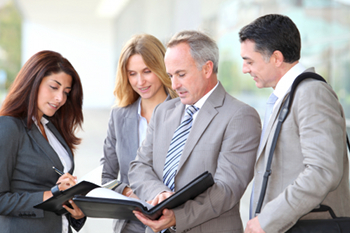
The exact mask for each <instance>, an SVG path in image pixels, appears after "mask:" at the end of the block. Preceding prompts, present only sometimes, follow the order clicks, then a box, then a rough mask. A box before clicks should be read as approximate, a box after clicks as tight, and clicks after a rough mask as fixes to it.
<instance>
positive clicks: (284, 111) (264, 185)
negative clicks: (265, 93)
mask: <svg viewBox="0 0 350 233" xmlns="http://www.w3.org/2000/svg"><path fill="white" fill-rule="evenodd" d="M307 78H313V79H316V80H319V81H322V82H325V83H327V82H326V80H324V78H322V77H321V76H320V75H318V74H316V73H313V72H304V73H302V74H300V75H299V76H298V77H297V78H296V79H295V80H294V82H293V84H292V87H291V91H290V93H289V95H288V96H287V98H286V101H285V102H284V103H283V106H282V109H281V111H280V113H279V115H278V122H277V127H276V131H275V134H274V136H273V141H272V145H271V150H270V153H269V157H268V160H267V164H266V171H265V174H264V178H263V182H262V188H261V191H260V196H259V201H258V205H257V207H256V211H255V213H257V214H258V213H260V211H261V207H262V203H263V201H264V198H265V193H266V188H267V182H268V179H269V176H270V175H271V172H272V171H271V164H272V157H273V153H274V151H275V148H276V144H277V139H278V136H279V133H280V131H281V126H282V123H283V122H284V120H285V119H286V117H287V116H288V113H289V110H290V107H291V105H292V102H293V98H294V93H295V90H296V88H297V86H298V85H299V83H301V82H302V81H303V80H304V79H307ZM346 140H347V144H348V148H349V149H350V143H349V139H348V136H347V135H346Z"/></svg>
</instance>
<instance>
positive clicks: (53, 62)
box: [0, 51, 84, 153]
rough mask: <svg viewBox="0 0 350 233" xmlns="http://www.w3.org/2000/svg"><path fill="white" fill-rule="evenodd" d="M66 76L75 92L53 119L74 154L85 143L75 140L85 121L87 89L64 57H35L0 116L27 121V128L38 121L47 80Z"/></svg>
mask: <svg viewBox="0 0 350 233" xmlns="http://www.w3.org/2000/svg"><path fill="white" fill-rule="evenodd" d="M60 72H64V73H66V74H68V75H70V76H71V77H72V90H71V91H70V93H69V96H68V97H67V101H66V103H65V104H64V105H63V106H61V107H60V108H59V109H58V110H57V112H56V113H55V114H54V115H53V116H52V117H50V118H49V120H50V121H51V122H52V123H53V124H54V126H55V127H56V128H57V130H58V131H59V132H60V133H61V135H62V137H63V138H64V140H65V141H66V143H67V144H68V146H69V148H70V149H71V151H72V153H73V151H74V149H75V146H76V145H78V144H80V141H81V139H80V138H77V137H76V136H75V131H76V129H77V128H81V124H82V122H83V120H84V118H83V112H82V104H83V89H82V85H81V82H80V77H79V75H78V73H77V72H76V71H75V69H74V67H73V66H72V65H71V63H70V62H69V61H68V60H67V59H66V58H64V57H62V55H61V54H59V53H57V52H53V51H41V52H38V53H36V54H34V55H33V56H32V57H31V58H30V59H29V60H28V61H27V62H26V63H25V64H24V66H23V67H22V69H21V70H20V71H19V73H18V75H17V77H16V79H15V81H14V82H13V83H12V85H11V87H10V90H9V93H8V95H7V97H6V99H5V100H4V102H3V104H2V107H1V109H0V116H13V117H18V118H25V117H27V127H29V128H31V127H32V124H33V120H32V117H34V118H35V119H36V120H37V122H40V119H38V91H39V86H40V83H41V81H42V80H43V78H44V77H46V76H49V75H51V74H57V73H60Z"/></svg>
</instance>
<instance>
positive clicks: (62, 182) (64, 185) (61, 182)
mask: <svg viewBox="0 0 350 233" xmlns="http://www.w3.org/2000/svg"><path fill="white" fill-rule="evenodd" d="M76 183H77V177H76V176H72V175H71V174H69V173H66V174H64V175H62V176H60V178H59V179H58V180H57V182H56V184H58V188H59V189H60V190H61V191H63V190H66V189H68V188H70V187H72V186H74V185H75V184H76Z"/></svg>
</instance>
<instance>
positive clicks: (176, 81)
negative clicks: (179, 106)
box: [171, 75, 181, 90]
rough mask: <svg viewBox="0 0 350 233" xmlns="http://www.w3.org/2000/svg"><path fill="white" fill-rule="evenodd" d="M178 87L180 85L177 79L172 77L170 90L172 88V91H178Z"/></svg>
mask: <svg viewBox="0 0 350 233" xmlns="http://www.w3.org/2000/svg"><path fill="white" fill-rule="evenodd" d="M180 86H181V84H180V83H179V80H178V79H177V77H176V76H175V75H174V76H173V77H172V78H171V88H172V89H173V90H176V89H178V88H179V87H180Z"/></svg>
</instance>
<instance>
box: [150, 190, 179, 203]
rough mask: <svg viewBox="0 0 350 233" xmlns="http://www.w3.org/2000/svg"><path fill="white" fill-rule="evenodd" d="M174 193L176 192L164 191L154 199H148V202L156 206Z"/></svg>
mask: <svg viewBox="0 0 350 233" xmlns="http://www.w3.org/2000/svg"><path fill="white" fill-rule="evenodd" d="M173 194H174V192H169V191H164V192H162V193H160V194H158V195H157V196H156V197H155V198H154V199H153V200H151V201H147V202H148V203H149V204H151V205H153V206H155V205H158V204H159V203H161V202H162V201H164V200H165V199H167V198H168V197H170V196H171V195H173Z"/></svg>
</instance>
